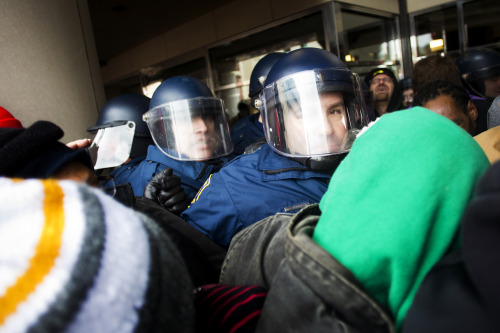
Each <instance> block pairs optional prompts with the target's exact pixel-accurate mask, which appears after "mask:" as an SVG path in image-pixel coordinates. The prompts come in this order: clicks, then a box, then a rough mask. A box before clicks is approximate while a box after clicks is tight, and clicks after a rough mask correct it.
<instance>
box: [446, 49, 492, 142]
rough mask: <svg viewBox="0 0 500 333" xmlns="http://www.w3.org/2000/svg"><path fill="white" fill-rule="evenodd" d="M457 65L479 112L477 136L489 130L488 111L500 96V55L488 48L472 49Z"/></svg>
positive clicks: (458, 59)
mask: <svg viewBox="0 0 500 333" xmlns="http://www.w3.org/2000/svg"><path fill="white" fill-rule="evenodd" d="M455 63H456V65H457V67H458V69H459V70H460V74H461V75H462V80H463V83H464V86H465V88H466V89H467V90H468V92H469V95H470V97H471V99H472V102H473V103H474V105H475V106H476V107H477V109H478V112H479V115H478V118H477V130H476V135H477V134H480V133H482V132H484V131H486V130H487V129H488V126H487V113H488V109H489V108H490V106H491V102H492V101H493V99H495V97H496V96H499V95H500V53H499V52H497V51H495V50H492V49H488V48H477V49H470V50H467V51H466V52H465V53H463V54H462V55H460V57H458V58H457V60H456V61H455Z"/></svg>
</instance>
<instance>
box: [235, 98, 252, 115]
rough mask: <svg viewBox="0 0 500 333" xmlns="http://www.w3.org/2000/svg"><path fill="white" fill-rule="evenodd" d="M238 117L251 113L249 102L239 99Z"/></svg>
mask: <svg viewBox="0 0 500 333" xmlns="http://www.w3.org/2000/svg"><path fill="white" fill-rule="evenodd" d="M237 108H238V117H240V118H241V117H246V116H248V115H250V106H248V103H247V102H245V101H239V102H238V105H237Z"/></svg>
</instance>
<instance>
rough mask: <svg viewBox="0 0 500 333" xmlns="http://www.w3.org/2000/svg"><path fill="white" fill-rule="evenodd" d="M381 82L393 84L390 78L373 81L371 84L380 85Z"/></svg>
mask: <svg viewBox="0 0 500 333" xmlns="http://www.w3.org/2000/svg"><path fill="white" fill-rule="evenodd" d="M381 82H384V83H389V82H392V79H391V78H389V77H384V78H381V79H373V80H372V83H371V84H379V83H381Z"/></svg>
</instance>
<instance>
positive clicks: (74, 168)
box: [0, 121, 98, 186]
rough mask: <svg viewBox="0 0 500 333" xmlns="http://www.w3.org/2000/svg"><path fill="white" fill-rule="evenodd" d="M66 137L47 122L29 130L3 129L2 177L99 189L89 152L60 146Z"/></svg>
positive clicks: (0, 134)
mask: <svg viewBox="0 0 500 333" xmlns="http://www.w3.org/2000/svg"><path fill="white" fill-rule="evenodd" d="M63 135H64V132H63V131H62V129H60V128H59V127H58V126H56V125H55V124H53V123H51V122H48V121H37V122H36V123H34V124H33V125H31V126H29V127H28V128H0V176H4V177H13V178H40V179H47V178H56V179H71V180H75V181H80V182H84V183H87V184H90V185H94V186H97V183H98V179H97V175H96V174H95V172H94V169H93V165H92V161H91V159H90V156H89V154H88V151H87V150H86V149H79V150H73V149H71V148H69V147H67V146H66V145H65V144H63V143H61V142H59V139H60V138H62V137H63Z"/></svg>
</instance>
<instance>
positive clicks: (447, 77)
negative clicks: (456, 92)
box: [411, 55, 463, 94]
mask: <svg viewBox="0 0 500 333" xmlns="http://www.w3.org/2000/svg"><path fill="white" fill-rule="evenodd" d="M411 81H412V83H413V90H414V91H415V92H416V93H417V94H418V93H419V91H420V89H421V88H422V87H423V86H425V85H426V84H428V83H430V82H433V81H448V82H451V83H453V84H454V85H456V86H459V87H462V86H463V84H462V78H461V75H460V71H459V69H458V67H457V65H455V62H454V61H453V59H452V58H451V57H449V56H440V55H434V56H429V57H427V58H424V59H422V60H419V61H418V62H417V63H416V64H415V65H414V66H413V73H412V77H411Z"/></svg>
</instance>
